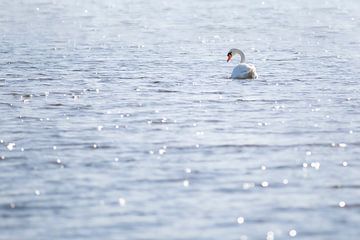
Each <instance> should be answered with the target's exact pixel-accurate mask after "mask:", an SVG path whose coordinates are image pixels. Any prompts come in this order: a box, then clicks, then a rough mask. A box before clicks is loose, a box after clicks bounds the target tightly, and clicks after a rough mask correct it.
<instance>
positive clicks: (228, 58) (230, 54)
mask: <svg viewBox="0 0 360 240" xmlns="http://www.w3.org/2000/svg"><path fill="white" fill-rule="evenodd" d="M232 56H233V52H232V51H231V50H230V51H229V52H228V54H227V60H226V62H229V61H230V60H231V58H232Z"/></svg>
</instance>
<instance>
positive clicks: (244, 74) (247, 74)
mask: <svg viewBox="0 0 360 240" xmlns="http://www.w3.org/2000/svg"><path fill="white" fill-rule="evenodd" d="M255 76H256V68H255V67H254V65H251V64H240V65H238V66H236V67H235V68H234V70H233V72H232V74H231V78H254V77H255Z"/></svg>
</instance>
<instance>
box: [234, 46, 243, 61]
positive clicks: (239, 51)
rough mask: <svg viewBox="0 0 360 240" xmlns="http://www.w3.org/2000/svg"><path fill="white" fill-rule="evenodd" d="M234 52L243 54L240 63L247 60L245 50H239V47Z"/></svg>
mask: <svg viewBox="0 0 360 240" xmlns="http://www.w3.org/2000/svg"><path fill="white" fill-rule="evenodd" d="M233 52H234V53H237V54H239V55H240V56H241V60H240V63H244V62H245V54H244V52H243V51H241V50H239V49H234V51H233Z"/></svg>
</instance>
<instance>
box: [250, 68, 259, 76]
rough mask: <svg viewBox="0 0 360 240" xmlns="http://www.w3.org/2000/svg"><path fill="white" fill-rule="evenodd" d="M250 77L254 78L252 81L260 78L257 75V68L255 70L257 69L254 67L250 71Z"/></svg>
mask: <svg viewBox="0 0 360 240" xmlns="http://www.w3.org/2000/svg"><path fill="white" fill-rule="evenodd" d="M249 77H250V78H252V79H256V78H258V75H257V73H256V68H255V67H253V68H251V69H250V72H249Z"/></svg>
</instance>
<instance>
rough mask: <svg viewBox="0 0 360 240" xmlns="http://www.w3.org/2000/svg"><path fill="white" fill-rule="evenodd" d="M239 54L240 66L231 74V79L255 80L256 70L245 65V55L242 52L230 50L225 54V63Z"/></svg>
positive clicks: (250, 65) (251, 66) (249, 65)
mask: <svg viewBox="0 0 360 240" xmlns="http://www.w3.org/2000/svg"><path fill="white" fill-rule="evenodd" d="M235 54H239V55H240V56H241V60H240V64H239V65H237V66H236V67H235V68H234V70H233V71H232V73H231V78H233V79H246V78H257V73H256V68H255V66H254V65H252V64H247V63H245V54H244V53H243V51H241V50H239V49H236V48H232V49H230V51H229V53H228V54H227V57H228V59H227V62H229V61H230V59H231V58H232V57H233V56H234V55H235Z"/></svg>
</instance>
